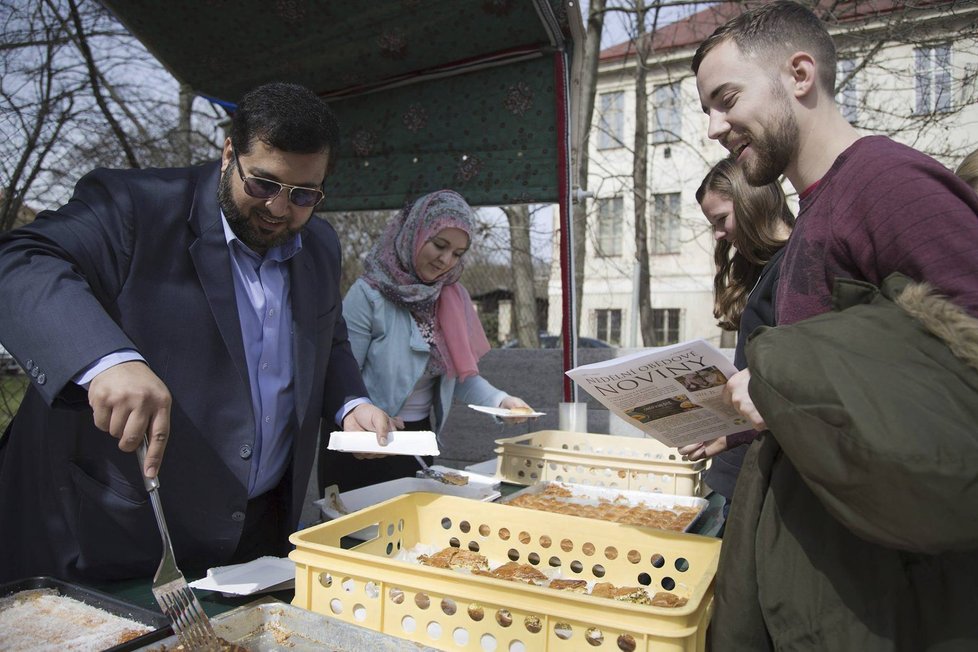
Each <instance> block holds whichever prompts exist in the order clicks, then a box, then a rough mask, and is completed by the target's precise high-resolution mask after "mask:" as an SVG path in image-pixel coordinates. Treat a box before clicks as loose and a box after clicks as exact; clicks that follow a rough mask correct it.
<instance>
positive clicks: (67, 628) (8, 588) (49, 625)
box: [0, 577, 171, 652]
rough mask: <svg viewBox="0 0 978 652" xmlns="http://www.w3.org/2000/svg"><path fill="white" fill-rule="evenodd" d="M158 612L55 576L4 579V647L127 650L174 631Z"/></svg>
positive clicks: (0, 624)
mask: <svg viewBox="0 0 978 652" xmlns="http://www.w3.org/2000/svg"><path fill="white" fill-rule="evenodd" d="M170 632H171V630H170V621H169V620H168V619H167V617H166V616H164V615H163V614H161V613H159V612H154V611H150V610H148V609H144V608H142V607H138V606H136V605H133V604H129V603H127V602H124V601H122V600H119V599H118V598H115V597H113V596H111V595H108V594H106V593H102V592H100V591H96V590H94V589H90V588H88V587H85V586H81V585H79V584H75V583H72V582H67V581H64V580H60V579H57V578H54V577H28V578H24V579H20V580H16V581H13V582H8V583H6V584H0V650H18V651H19V652H25V651H29V650H86V651H87V650H105V651H111V652H124V651H126V650H133V649H136V648H138V647H139V646H140V645H142V644H145V643H148V642H150V641H156V640H159V639H161V638H164V637H166V636H168V635H169V634H170Z"/></svg>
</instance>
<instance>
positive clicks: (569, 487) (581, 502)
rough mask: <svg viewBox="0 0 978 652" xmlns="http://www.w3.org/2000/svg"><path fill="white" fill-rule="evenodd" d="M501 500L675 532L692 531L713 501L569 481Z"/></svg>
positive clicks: (539, 486) (543, 485)
mask: <svg viewBox="0 0 978 652" xmlns="http://www.w3.org/2000/svg"><path fill="white" fill-rule="evenodd" d="M500 502H502V503H505V504H507V505H514V506H517V507H525V508H527V509H536V510H539V511H544V512H553V513H558V514H568V515H570V516H582V517H584V518H595V519H598V520H602V521H610V522H613V523H621V524H623V525H639V526H642V527H651V528H656V529H659V530H672V531H673V532H688V531H689V530H690V529H691V528H692V527H693V524H694V523H695V522H696V519H698V518H699V517H700V515H701V514H702V513H703V510H705V509H706V507H707V505H709V501H707V500H706V499H705V498H699V497H696V496H675V495H671V494H661V493H653V492H645V491H631V490H624V489H616V488H612V487H594V486H590V485H583V484H573V483H566V482H540V483H537V484H535V485H532V486H529V487H527V488H526V489H522V490H520V491H517V492H516V493H514V494H511V495H509V496H507V497H506V498H504V499H502V500H501V501H500Z"/></svg>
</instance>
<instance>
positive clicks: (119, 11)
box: [103, 0, 580, 211]
mask: <svg viewBox="0 0 978 652" xmlns="http://www.w3.org/2000/svg"><path fill="white" fill-rule="evenodd" d="M103 3H104V4H105V5H106V6H107V7H108V8H109V9H110V10H111V11H112V12H114V13H115V14H116V15H117V16H118V17H119V19H120V20H121V21H122V22H123V23H124V24H125V25H126V26H127V27H128V28H129V30H130V31H131V32H132V33H133V35H135V36H136V37H137V38H139V39H140V40H141V41H142V42H143V43H145V44H146V46H147V47H148V48H149V50H150V51H151V52H153V54H154V55H155V56H156V57H157V58H158V59H159V60H160V61H161V62H162V63H163V65H165V66H166V67H167V68H168V69H169V70H170V72H171V73H172V74H173V75H174V76H175V77H176V78H177V79H179V80H180V81H181V82H184V83H186V84H188V85H189V86H190V87H191V88H192V89H193V90H194V91H195V92H196V93H198V94H200V95H202V96H205V97H208V98H211V99H214V100H217V101H219V102H222V103H224V104H225V105H227V106H228V107H229V109H230V108H233V104H234V103H235V102H237V100H238V99H239V98H240V97H241V96H242V94H243V93H244V92H246V91H247V90H249V89H251V88H253V87H255V86H257V85H259V84H262V83H264V82H267V81H271V80H283V81H292V82H297V83H300V84H303V85H305V86H307V87H309V88H311V89H313V90H314V91H316V92H317V93H319V94H320V95H322V96H323V97H324V98H326V99H327V100H328V101H329V102H330V104H331V106H332V107H333V108H334V110H335V111H336V113H337V116H338V117H339V119H340V124H341V128H342V139H343V142H342V146H341V149H340V151H339V156H338V157H337V159H336V164H337V165H336V169H335V172H334V173H333V174H332V175H331V176H330V177H329V179H328V181H327V188H326V191H327V201H326V206H325V208H326V210H329V211H342V210H361V209H388V208H400V207H401V206H403V205H404V204H405V203H406V202H408V201H409V200H411V199H413V198H415V197H417V196H418V195H420V194H423V193H426V192H430V191H432V190H437V189H439V188H448V187H450V188H454V189H456V190H458V191H459V192H460V193H462V194H463V195H464V196H465V197H466V199H468V200H469V202H470V203H472V204H474V205H500V204H515V203H528V202H540V203H558V202H559V201H561V197H560V188H561V185H562V183H561V182H562V180H561V179H559V177H560V175H561V174H564V173H565V170H566V169H567V167H568V165H569V160H568V156H569V154H568V151H569V150H568V149H567V146H566V145H567V138H568V133H567V131H568V127H567V124H568V119H569V116H568V110H567V107H568V105H569V99H568V86H569V72H568V71H569V70H570V58H571V54H572V52H571V50H572V48H571V45H572V44H573V38H572V36H571V32H572V26H571V24H570V21H576V23H579V22H580V11H579V9H578V7H577V5H576V4H574V3H573V2H567V0H370V1H363V0H321V1H318V2H315V1H311V0H307V1H302V0H267V1H262V2H255V1H252V2H231V1H229V0H167V1H166V2H160V1H159V0H103Z"/></svg>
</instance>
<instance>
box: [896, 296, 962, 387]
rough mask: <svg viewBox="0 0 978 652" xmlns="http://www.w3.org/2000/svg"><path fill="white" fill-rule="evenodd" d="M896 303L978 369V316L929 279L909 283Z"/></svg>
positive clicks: (957, 354) (959, 356)
mask: <svg viewBox="0 0 978 652" xmlns="http://www.w3.org/2000/svg"><path fill="white" fill-rule="evenodd" d="M894 303H896V305H898V306H900V307H901V308H903V310H905V311H906V312H907V314H909V315H910V316H912V317H913V318H914V319H916V320H917V321H919V322H920V323H921V324H922V325H923V326H924V328H926V329H927V330H928V331H930V333H931V334H932V335H934V336H935V337H937V338H939V339H940V340H941V341H943V342H944V343H945V344H947V346H948V348H949V349H951V352H952V353H954V355H955V357H957V358H958V359H960V360H961V361H962V362H964V363H965V364H967V365H968V366H969V367H971V368H973V369H975V370H978V319H976V318H974V317H972V316H971V315H970V314H968V313H967V312H965V310H964V309H962V308H960V307H959V306H957V305H956V304H954V303H952V302H951V301H950V300H948V299H947V298H946V297H944V296H941V295H940V294H938V293H937V292H936V291H935V290H934V289H933V288H932V287H931V286H930V285H929V284H927V283H909V284H908V285H907V286H906V287H905V288H904V289H903V292H901V293H900V295H899V296H898V297H896V299H895V300H894Z"/></svg>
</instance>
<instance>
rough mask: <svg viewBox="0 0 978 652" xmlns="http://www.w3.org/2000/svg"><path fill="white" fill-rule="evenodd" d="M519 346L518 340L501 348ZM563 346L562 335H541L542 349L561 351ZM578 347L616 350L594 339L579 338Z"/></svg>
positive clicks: (509, 342) (511, 341)
mask: <svg viewBox="0 0 978 652" xmlns="http://www.w3.org/2000/svg"><path fill="white" fill-rule="evenodd" d="M518 346H519V342H518V341H517V340H510V341H508V342H506V343H505V344H503V346H502V347H501V348H504V349H515V348H517V347H518ZM562 346H563V341H562V340H561V337H560V335H542V334H541V335H540V348H541V349H559V348H561V347H562ZM577 347H578V348H579V349H612V348H614V347H613V346H611V345H610V344H608V343H607V342H605V341H603V340H598V339H595V338H593V337H579V338H577Z"/></svg>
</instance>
